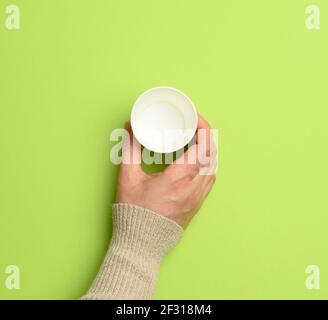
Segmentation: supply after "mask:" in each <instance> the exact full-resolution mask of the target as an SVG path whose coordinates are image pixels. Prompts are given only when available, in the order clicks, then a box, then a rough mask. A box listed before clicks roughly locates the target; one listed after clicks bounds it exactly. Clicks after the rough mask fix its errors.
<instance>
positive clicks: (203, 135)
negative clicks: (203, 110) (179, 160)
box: [196, 115, 216, 166]
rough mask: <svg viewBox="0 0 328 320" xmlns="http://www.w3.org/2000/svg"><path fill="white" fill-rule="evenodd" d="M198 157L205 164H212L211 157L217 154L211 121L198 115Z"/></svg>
mask: <svg viewBox="0 0 328 320" xmlns="http://www.w3.org/2000/svg"><path fill="white" fill-rule="evenodd" d="M196 137H197V145H198V159H199V162H200V163H201V164H202V165H203V166H208V165H210V160H211V157H215V156H216V147H215V142H214V137H213V135H212V129H211V126H210V125H209V123H208V122H207V121H206V120H205V119H204V118H203V117H201V116H200V115H198V125H197V135H196Z"/></svg>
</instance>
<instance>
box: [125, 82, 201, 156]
mask: <svg viewBox="0 0 328 320" xmlns="http://www.w3.org/2000/svg"><path fill="white" fill-rule="evenodd" d="M197 121H198V118H197V112H196V108H195V106H194V104H193V103H192V101H191V100H190V99H189V98H188V97H187V96H186V95H185V94H184V93H182V92H181V91H179V90H177V89H174V88H170V87H157V88H153V89H150V90H148V91H146V92H144V93H143V94H142V95H141V96H140V97H139V98H138V99H137V101H136V102H135V104H134V106H133V109H132V113H131V127H132V130H133V133H134V135H135V137H136V139H137V140H138V141H139V142H140V144H142V145H143V146H144V147H145V148H147V149H148V150H150V151H154V152H157V153H170V152H175V151H178V150H180V149H181V148H183V147H184V146H186V145H187V144H188V143H189V142H190V141H191V140H192V138H193V137H194V135H195V133H196V129H197Z"/></svg>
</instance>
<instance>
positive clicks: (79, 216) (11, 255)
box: [0, 0, 328, 299]
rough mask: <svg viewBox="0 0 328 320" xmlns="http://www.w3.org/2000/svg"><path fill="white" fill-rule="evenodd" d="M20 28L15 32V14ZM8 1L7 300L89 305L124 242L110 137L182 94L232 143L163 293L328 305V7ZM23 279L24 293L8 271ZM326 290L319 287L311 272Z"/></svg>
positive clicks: (2, 140)
mask: <svg viewBox="0 0 328 320" xmlns="http://www.w3.org/2000/svg"><path fill="white" fill-rule="evenodd" d="M12 3H15V4H17V5H19V6H20V9H21V29H20V30H19V31H8V30H7V29H6V28H5V18H6V14H5V7H6V5H8V4H12ZM315 3H316V4H318V5H320V9H321V30H320V31H308V30H307V29H306V28H305V17H306V16H305V8H306V6H307V5H309V4H311V2H309V1H303V0H289V1H286V0H275V1H273V0H272V1H269V0H267V1H263V0H249V1H243V0H239V1H219V0H202V1H200V0H197V1H196V0H165V1H164V0H158V1H153V0H138V1H136V0H129V1H114V0H112V1H109V0H96V1H80V0H57V1H50V0H49V1H42V0H38V1H36V0H29V1H23V0H20V1H18V0H16V1H7V0H3V1H1V3H0V57H1V59H0V112H1V113H0V215H1V220H0V297H1V298H5V299H14V298H15V299H36V298H41V299H76V298H78V297H80V296H81V295H82V294H83V293H84V292H85V291H86V290H87V288H88V286H89V285H90V283H91V281H92V279H93V278H94V276H95V275H96V273H97V270H98V268H99V265H100V263H101V261H102V258H103V256H104V254H105V252H106V249H107V246H108V243H109V240H110V235H111V231H110V224H111V223H110V221H111V216H110V215H111V209H110V208H111V203H112V202H113V201H114V194H115V184H116V178H117V169H118V168H117V166H114V165H112V164H111V163H110V161H109V152H110V147H111V143H110V140H109V136H110V132H111V131H112V130H113V129H115V128H118V127H122V126H123V125H124V122H125V120H126V119H128V118H129V114H130V111H131V106H132V104H133V102H134V101H135V99H136V98H137V97H138V95H139V94H140V93H141V92H143V91H144V90H146V89H149V88H151V87H154V86H159V85H168V86H173V87H177V88H178V89H180V90H182V91H184V92H185V93H187V94H188V95H189V96H190V97H191V99H192V100H193V101H194V102H195V104H196V106H197V108H198V111H199V112H200V113H201V114H202V115H203V116H204V117H205V118H206V119H208V120H209V122H210V123H211V125H212V126H213V127H214V128H217V129H219V134H220V170H219V174H218V180H217V183H216V185H215V188H214V190H213V191H212V193H211V194H210V196H209V198H208V200H207V201H206V203H205V205H204V206H203V207H202V209H201V211H200V212H199V214H198V215H197V217H196V218H195V219H194V220H193V222H192V224H191V225H190V227H189V229H188V230H187V231H186V233H185V236H184V239H183V241H182V242H181V243H180V244H179V246H178V247H176V248H175V249H174V250H173V251H172V252H171V253H170V255H169V256H168V257H167V259H166V260H165V262H164V264H163V266H162V270H161V274H160V279H159V284H158V293H157V298H160V299H169V298H172V299H175V298H181V299H189V298H190V299H198V298H204V299H205V298H206V299H228V298H236V299H242V298H246V299H252V298H263V299H269V298H275V299H276V298H280V299H286V298H305V299H312V298H320V299H322V298H328V256H327V251H328V250H327V243H328V233H327V223H328V217H327V213H328V202H327V187H328V168H327V163H328V151H327V139H328V127H327V117H328V97H327V80H328V79H327V71H328V58H327V57H328V41H327V36H328V33H327V22H328V16H327V15H328V3H327V1H323V0H320V1H319V0H316V1H315ZM9 264H16V265H18V266H19V267H20V269H21V290H17V291H9V290H7V289H6V288H5V279H6V275H5V268H6V266H7V265H9ZM310 264H316V265H318V266H319V267H320V270H321V289H320V290H307V289H306V288H305V279H306V274H305V268H306V266H307V265H310Z"/></svg>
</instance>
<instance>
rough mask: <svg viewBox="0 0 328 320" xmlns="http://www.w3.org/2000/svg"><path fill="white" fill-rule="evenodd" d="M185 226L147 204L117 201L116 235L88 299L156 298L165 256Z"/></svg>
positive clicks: (86, 297) (85, 297) (114, 219)
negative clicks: (157, 282) (143, 206)
mask: <svg viewBox="0 0 328 320" xmlns="http://www.w3.org/2000/svg"><path fill="white" fill-rule="evenodd" d="M182 233H183V229H182V228H181V227H180V226H179V225H178V224H176V223H175V222H174V221H172V220H170V219H168V218H165V217H163V216H160V215H158V214H157V213H155V212H152V211H150V210H148V209H145V208H140V207H137V206H133V205H129V204H122V203H119V204H114V205H113V237H112V241H111V244H110V246H109V250H108V253H107V255H106V257H105V260H104V262H103V264H102V266H101V268H100V271H99V273H98V275H97V277H96V279H95V280H94V282H93V284H92V286H91V288H90V290H89V291H88V293H87V294H86V295H85V296H84V297H83V298H82V299H84V300H115V299H127V300H129V299H152V298H154V293H155V287H156V280H157V275H158V272H159V267H160V264H161V261H162V259H163V258H164V256H165V255H166V253H167V252H168V251H169V250H170V249H171V248H172V247H173V246H174V245H175V244H176V243H177V242H178V240H179V239H180V237H181V235H182Z"/></svg>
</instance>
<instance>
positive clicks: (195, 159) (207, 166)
mask: <svg viewBox="0 0 328 320" xmlns="http://www.w3.org/2000/svg"><path fill="white" fill-rule="evenodd" d="M216 154H217V151H216V147H215V142H214V137H213V135H212V132H211V127H210V125H209V124H208V122H207V121H206V120H205V119H204V118H202V117H201V116H200V115H199V116H198V125H197V133H196V144H195V145H192V146H191V147H189V149H188V150H187V151H186V152H185V153H184V154H183V155H182V156H181V157H180V158H179V159H177V160H176V161H175V162H174V163H172V164H171V165H170V166H169V167H168V168H167V169H166V172H165V173H166V174H171V175H172V178H173V179H176V180H178V179H181V178H182V177H183V176H184V175H189V176H192V177H195V176H197V175H213V174H215V172H216V161H217V160H216Z"/></svg>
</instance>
